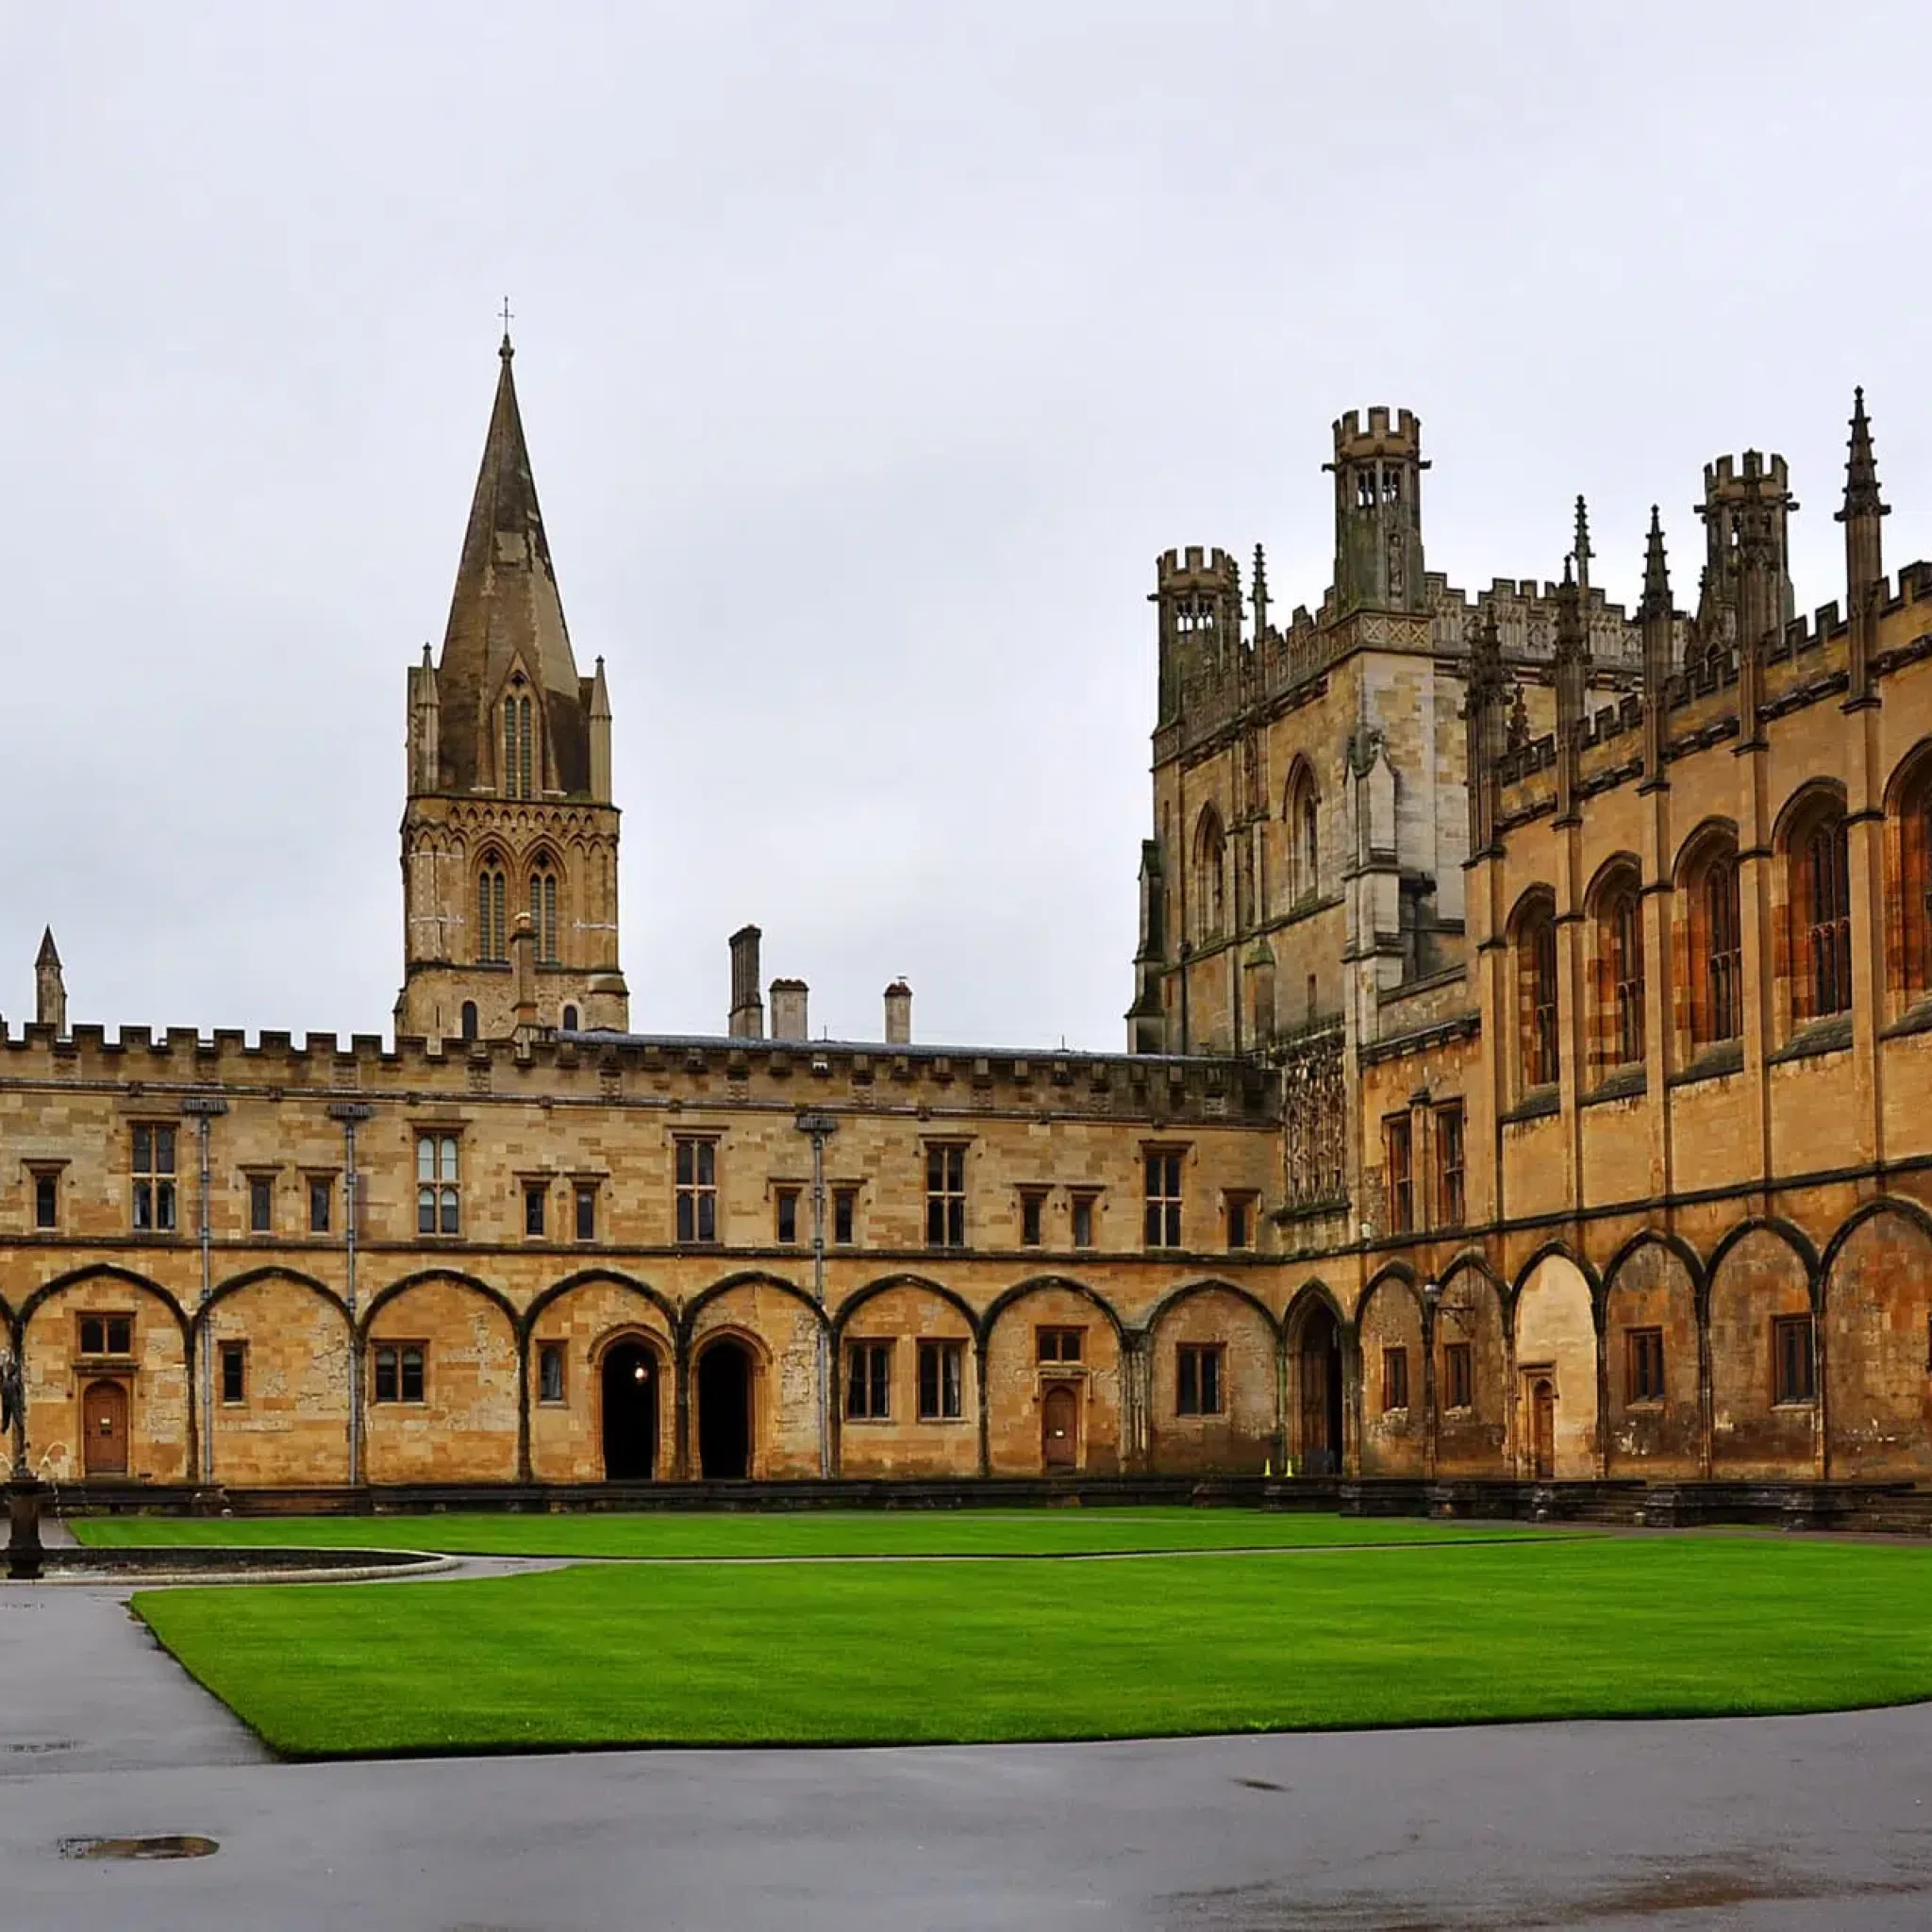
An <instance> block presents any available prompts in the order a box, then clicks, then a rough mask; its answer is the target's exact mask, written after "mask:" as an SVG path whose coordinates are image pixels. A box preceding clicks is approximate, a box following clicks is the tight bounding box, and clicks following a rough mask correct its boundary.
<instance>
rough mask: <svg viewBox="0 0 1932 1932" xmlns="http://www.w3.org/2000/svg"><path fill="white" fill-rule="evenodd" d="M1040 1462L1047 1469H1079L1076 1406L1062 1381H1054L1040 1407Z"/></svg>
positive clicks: (1077, 1409)
mask: <svg viewBox="0 0 1932 1932" xmlns="http://www.w3.org/2000/svg"><path fill="white" fill-rule="evenodd" d="M1040 1459H1041V1461H1042V1462H1043V1463H1045V1465H1046V1467H1047V1468H1048V1469H1049V1470H1055V1469H1077V1468H1078V1467H1079V1466H1080V1404H1079V1399H1078V1397H1077V1396H1075V1395H1074V1391H1073V1390H1071V1389H1070V1388H1069V1387H1068V1386H1067V1385H1066V1383H1064V1382H1056V1383H1055V1384H1054V1385H1053V1387H1052V1388H1050V1389H1049V1390H1048V1391H1046V1399H1045V1400H1044V1401H1043V1402H1042V1403H1041V1405H1040Z"/></svg>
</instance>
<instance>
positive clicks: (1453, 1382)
mask: <svg viewBox="0 0 1932 1932" xmlns="http://www.w3.org/2000/svg"><path fill="white" fill-rule="evenodd" d="M1473 1353H1474V1352H1473V1351H1472V1349H1471V1346H1470V1344H1469V1343H1468V1342H1466V1341H1445V1342H1444V1343H1443V1344H1442V1407H1444V1408H1472V1407H1474V1404H1475V1395H1474V1391H1475V1364H1474V1358H1473Z"/></svg>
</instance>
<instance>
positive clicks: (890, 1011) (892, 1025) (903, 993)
mask: <svg viewBox="0 0 1932 1932" xmlns="http://www.w3.org/2000/svg"><path fill="white" fill-rule="evenodd" d="M886 1044H887V1045H888V1046H910V1045H911V1044H912V989H911V988H910V987H909V986H908V985H907V984H906V982H905V981H904V980H903V979H895V980H893V982H892V983H891V986H889V987H887V989H886Z"/></svg>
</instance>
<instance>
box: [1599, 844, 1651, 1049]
mask: <svg viewBox="0 0 1932 1932" xmlns="http://www.w3.org/2000/svg"><path fill="white" fill-rule="evenodd" d="M1640 884H1641V872H1640V870H1639V867H1638V863H1637V861H1636V859H1635V858H1628V857H1626V858H1622V859H1619V860H1615V861H1612V862H1611V863H1610V864H1609V865H1608V866H1607V867H1606V868H1605V870H1604V872H1603V874H1602V875H1601V876H1600V878H1599V880H1598V883H1597V885H1596V887H1595V888H1594V890H1593V891H1592V893H1591V910H1592V913H1593V915H1594V916H1593V918H1592V921H1591V933H1592V936H1593V941H1594V947H1595V957H1594V958H1593V960H1592V962H1591V964H1592V969H1593V971H1592V974H1591V980H1592V984H1593V986H1594V990H1595V1000H1594V1002H1593V1005H1594V1011H1593V1012H1592V1013H1591V1060H1592V1062H1593V1064H1594V1066H1595V1068H1596V1070H1597V1072H1598V1073H1599V1074H1608V1073H1610V1072H1613V1071H1614V1070H1616V1069H1617V1068H1620V1067H1632V1066H1641V1065H1642V1064H1643V901H1642V898H1641V895H1640V892H1639V886H1640Z"/></svg>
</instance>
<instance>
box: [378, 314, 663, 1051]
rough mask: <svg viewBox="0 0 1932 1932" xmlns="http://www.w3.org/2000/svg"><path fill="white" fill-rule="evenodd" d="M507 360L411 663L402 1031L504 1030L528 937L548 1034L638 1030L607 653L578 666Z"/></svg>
mask: <svg viewBox="0 0 1932 1932" xmlns="http://www.w3.org/2000/svg"><path fill="white" fill-rule="evenodd" d="M498 354H499V357H500V358H501V363H502V367H501V371H500V373H499V375H498V376H497V379H496V401H495V405H494V407H493V408H492V409H491V415H490V433H489V435H488V437H487V438H486V439H485V441H484V444H483V466H482V469H481V471H480V472H479V473H478V475H477V477H476V493H475V500H474V501H473V502H472V503H471V506H470V522H469V527H468V528H467V529H466V530H465V531H464V533H463V553H462V559H461V561H460V563H458V567H457V583H456V591H455V593H454V595H453V596H452V597H451V599H450V608H449V624H448V626H447V628H446V629H445V630H444V632H443V639H442V655H441V658H439V659H438V660H437V661H435V662H434V663H432V662H431V661H430V655H429V647H428V645H427V644H425V645H424V647H423V661H422V663H421V664H419V665H415V666H412V667H411V669H410V671H409V689H408V806H407V807H406V808H405V810H404V813H403V825H402V847H403V853H402V857H403V989H402V991H401V992H400V994H398V996H397V998H396V1008H395V1030H396V1032H397V1034H398V1035H399V1036H401V1035H422V1036H425V1037H427V1038H429V1039H432V1040H456V1039H464V1040H475V1039H481V1040H500V1039H506V1038H508V1037H509V1036H510V1035H511V1034H512V1033H513V1032H515V1031H517V1030H518V1027H519V1024H520V1015H519V1010H518V1008H519V1001H518V993H517V983H516V982H517V979H518V977H519V976H520V975H519V974H518V973H516V972H515V971H513V970H512V966H511V958H512V954H513V953H514V952H515V951H517V950H519V949H520V948H523V947H525V946H527V947H528V949H529V952H530V963H531V965H532V966H533V968H534V979H535V995H536V997H535V1008H536V1010H535V1019H534V1024H535V1025H536V1026H537V1027H538V1028H539V1029H540V1030H541V1029H544V1028H551V1027H557V1028H562V1029H564V1030H567V1031H571V1030H577V1029H580V1028H581V1029H590V1028H596V1027H611V1028H623V1027H625V1026H627V1025H628V1024H629V995H628V993H627V992H626V991H625V983H624V974H623V973H622V971H621V970H620V968H619V966H618V960H617V820H618V814H617V808H616V807H615V806H614V805H613V804H612V803H611V802H610V697H609V692H608V691H607V689H606V688H605V682H604V660H603V658H598V659H597V668H596V672H595V675H592V676H591V677H581V676H579V675H578V674H577V667H576V660H575V658H573V657H572V655H571V648H570V633H569V631H568V630H566V629H565V627H564V622H563V603H562V600H561V599H560V598H559V597H558V591H557V575H556V573H555V571H554V570H553V569H552V567H551V562H550V545H549V542H548V540H547V539H546V538H545V536H544V533H543V517H542V513H541V510H540V509H539V508H538V507H537V486H536V483H535V482H534V480H533V479H532V477H531V474H530V454H529V450H528V448H527V447H526V446H525V441H524V425H523V419H522V417H521V416H520V415H519V413H518V410H517V392H516V383H515V380H514V379H513V377H512V375H511V373H510V363H511V359H512V358H513V356H514V354H515V351H514V350H513V349H512V348H511V347H510V341H509V337H508V335H506V336H505V337H504V339H503V346H502V348H501V349H500V350H499V352H498ZM525 922H527V925H528V937H527V939H526V938H525V937H524V932H523V926H524V923H525ZM523 1005H524V1012H523V1014H522V1015H521V1024H522V1025H523V1026H524V1027H528V1026H529V1025H530V1024H532V1023H531V1019H530V1015H529V1011H528V1008H529V1002H528V1000H527V998H526V999H525V1002H524V1003H523Z"/></svg>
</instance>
